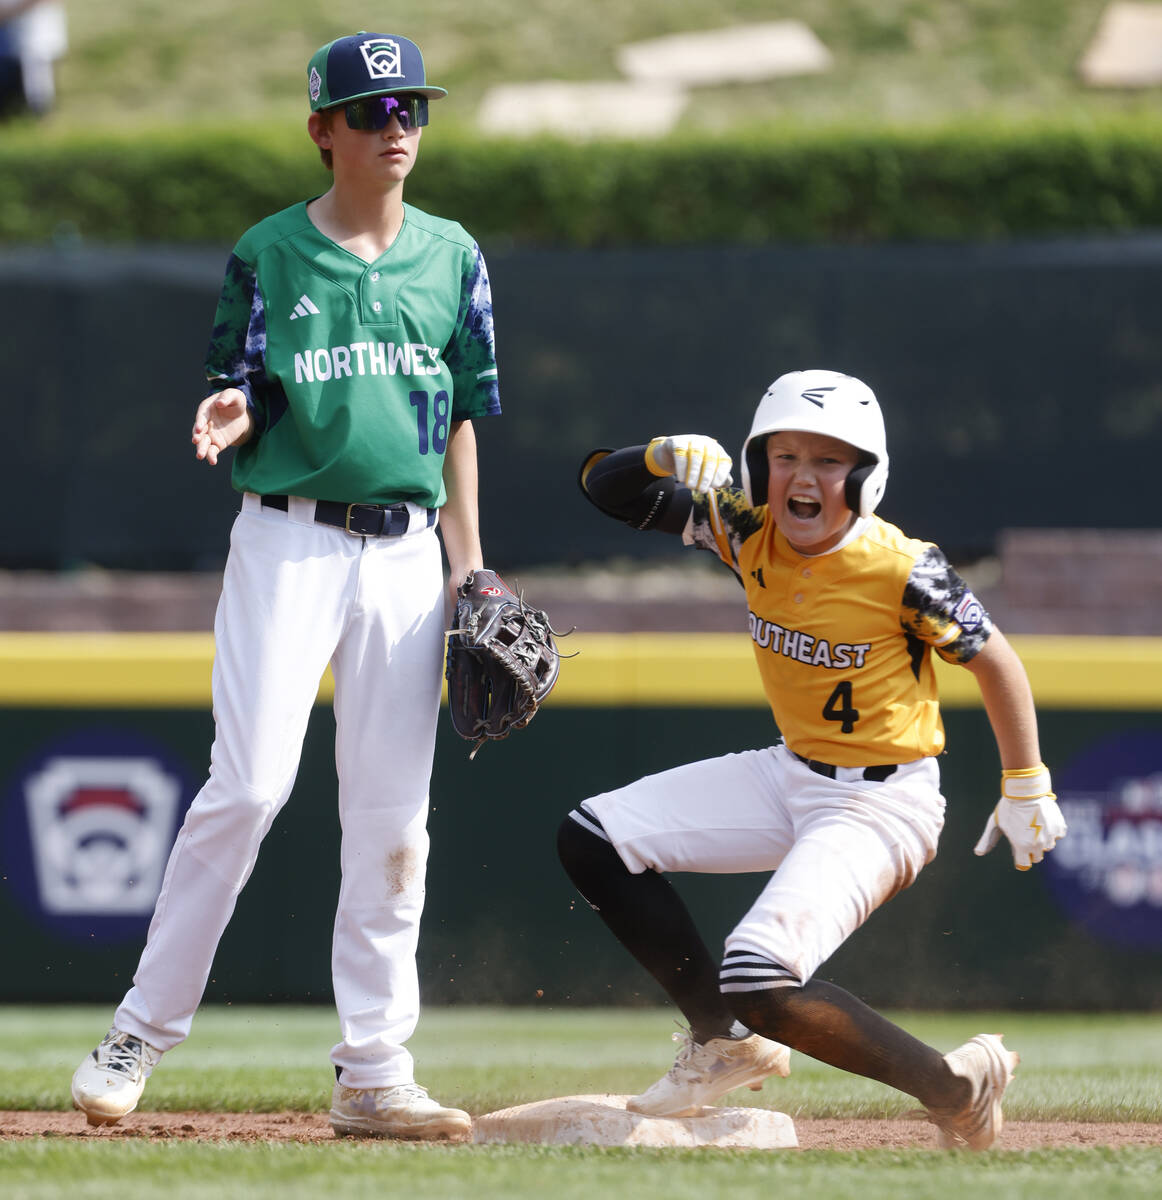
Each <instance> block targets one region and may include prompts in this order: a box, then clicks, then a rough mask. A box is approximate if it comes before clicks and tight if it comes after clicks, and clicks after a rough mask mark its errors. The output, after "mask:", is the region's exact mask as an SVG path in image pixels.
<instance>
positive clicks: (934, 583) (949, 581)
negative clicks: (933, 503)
mask: <svg viewBox="0 0 1162 1200" xmlns="http://www.w3.org/2000/svg"><path fill="white" fill-rule="evenodd" d="M900 624H901V625H902V626H903V627H904V629H905V630H907V632H908V633H911V634H913V635H914V636H915V637H918V638H919V639H920V640H921V641H923V642H927V643H928V644H929V645H930V646H932V648H933V649H934V650H935V651H936V653H937V654H939V655H940V657H941V658H943V659H944V660H945V661H947V662H952V663H966V662H968V661H969V659H971V658H974V657H975V656H976V655H977V654H978V653H979V652H980V650H981V648H982V647H983V646H984V644H985V642H987V641H988V639H989V635H990V634H991V633H992V631H993V623H992V619H991V618H990V617H989V615H988V613H987V612H986V611H985V609H984V605H982V604H981V602H980V601H979V600H978V599H977V598H976V597H975V596H974V595H973V594H972V591H971V590H970V589H969V586H968V584H967V583H965V582H964V580H963V579H961V577H960V576H959V575H958V574H957V573H956V571H955V569H954V568H953V566H952V564H951V563H950V562H949V561H948V559H947V558H945V557H944V554H943V552H942V551H941V550H939V549H938V548H937V547H936V546H928V547H927V548H926V549H925V550H924V552H923V553H922V554H921V555H920V556H919V558H917V559H916V562H915V563H914V565H913V567H912V573H911V575H909V577H908V582H907V584H906V586H905V587H904V599H903V604H902V608H901V611H900Z"/></svg>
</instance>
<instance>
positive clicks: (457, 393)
mask: <svg viewBox="0 0 1162 1200" xmlns="http://www.w3.org/2000/svg"><path fill="white" fill-rule="evenodd" d="M444 361H445V363H447V365H448V369H449V370H450V371H451V372H452V378H453V380H454V385H453V395H452V416H453V418H454V419H455V420H457V421H460V420H464V419H466V418H470V417H485V416H495V415H496V414H498V413H499V412H500V388H499V385H498V383H497V371H496V338H495V334H494V331H493V324H492V288H491V286H490V285H489V282H488V268H487V267H486V266H485V263H484V255H483V254H481V252H480V247H479V246H477V245H475V244H473V247H472V252H471V253H470V254H467V255H466V256H465V259H464V268H463V275H462V277H461V283H460V309H459V312H458V313H457V316H456V328H455V331H454V332H453V334H452V339H451V341H450V342H449V343H448V345H447V346H446V347H445V348H444Z"/></svg>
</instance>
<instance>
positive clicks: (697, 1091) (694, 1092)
mask: <svg viewBox="0 0 1162 1200" xmlns="http://www.w3.org/2000/svg"><path fill="white" fill-rule="evenodd" d="M672 1036H673V1039H674V1041H676V1042H678V1041H680V1042H682V1043H683V1046H682V1049H681V1050H679V1051H678V1057H677V1059H676V1060H675V1061H674V1065H673V1066H672V1067H671V1068H670V1069H669V1070H668V1071H667V1072H666V1074H665V1075H663V1076H662V1078H661V1079H659V1080H658V1082H657V1083H655V1084H654V1085H653V1086H652V1087H649V1088H647V1089H646V1090H645V1091H644V1092H642V1094H641V1095H640V1096H633V1097H632V1098H631V1099H630V1100H628V1101H627V1102H626V1106H625V1107H626V1109H627V1110H628V1111H629V1112H635V1113H642V1114H644V1115H646V1116H650V1117H690V1116H694V1115H695V1114H697V1113H698V1112H699V1111H700V1110H701V1109H702V1107H703V1106H704V1105H706V1104H712V1103H713V1102H714V1101H715V1100H717V1099H718V1098H719V1097H720V1096H725V1095H726V1093H727V1092H731V1091H733V1090H734V1089H735V1088H740V1087H749V1088H750V1089H751V1090H752V1091H756V1092H757V1091H758V1090H759V1088H760V1087H762V1083H763V1080H764V1079H767V1078H769V1077H770V1076H771V1075H780V1076H782V1077H783V1078H784V1079H785V1078H786V1077H787V1076H788V1075H790V1073H791V1052H790V1050H788V1049H787V1047H786V1046H781V1045H780V1044H779V1043H778V1042H772V1041H768V1040H767V1039H766V1038H764V1037H759V1035H758V1034H757V1033H752V1034H751V1035H750V1037H745V1038H739V1039H737V1040H736V1039H734V1038H725V1037H720V1038H710V1039H709V1040H708V1041H707V1042H706V1043H705V1044H699V1043H698V1042H696V1041H694V1039H693V1038H692V1037H689V1036H688V1035H683V1034H680V1033H675V1034H673V1035H672Z"/></svg>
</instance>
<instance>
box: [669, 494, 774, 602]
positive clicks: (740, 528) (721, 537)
mask: <svg viewBox="0 0 1162 1200" xmlns="http://www.w3.org/2000/svg"><path fill="white" fill-rule="evenodd" d="M691 494H692V496H693V498H694V505H693V508H692V509H691V510H690V523H689V525H688V526H687V529H686V532H685V534H684V535H683V540H684V541H685V542H686V544H687V545H688V546H697V547H698V549H699V550H709V551H710V552H711V553H712V554H716V555H717V556H718V557H719V558H720V559H721V560H722V562H723V563H725V564H726V566H728V567H729V568H730V569H731V570H732V571H733V572H734V573H735V575H736V576H737V577H738V579H739V580H740V581H741V579H742V572H741V570H740V568H739V565H738V556H739V551H740V548H741V546H742V544H743V542H745V541H746V540H747V538H749V537H750V536H751V535H752V534H754V533H757V532H758V531H759V530H760V529H761V528H762V526H763V519H762V513H761V510H759V509H755V508H752V507H751V506H750V505H749V504H748V503H747V499H746V493H745V492H743V491H742V490H741V489H739V488H716V489H715V490H714V491H710V492H693V493H691Z"/></svg>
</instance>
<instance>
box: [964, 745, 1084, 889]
mask: <svg viewBox="0 0 1162 1200" xmlns="http://www.w3.org/2000/svg"><path fill="white" fill-rule="evenodd" d="M1067 828H1068V827H1067V826H1066V824H1065V818H1064V817H1063V816H1062V815H1061V809H1059V808H1058V807H1057V797H1056V796H1055V795H1054V794H1053V785H1052V784H1051V783H1050V781H1049V771H1048V769H1047V768H1046V767H1045V765H1044V764H1039V765H1038V766H1036V767H1029V768H1028V769H1027V770H1023V771H1002V772H1001V799H1000V802H999V803H998V804H997V806H996V808H994V809H993V813H992V816H991V817H989V819H988V823H987V824H986V825H985V827H984V833H983V834H981V838H980V841H979V842H977V844H976V847H975V849H974V853H976V854H987V853H988V852H989V851H990V850H991V849H992V848H993V847H994V846H995V845H996V844H997V842H999V841H1000V840H1001V834H1002V833H1003V834H1004V835H1005V837H1007V838H1008V839H1009V845H1010V846H1011V847H1012V851H1013V864H1014V865H1015V866H1016V868H1017V870H1018V871H1027V870H1028V869H1029V868H1030V867H1031V866H1032V865H1033V864H1034V863H1039V862H1040V861H1041V859H1042V858H1044V857H1045V855H1046V854H1048V852H1049V851H1050V850H1052V849H1053V847H1054V846H1056V845H1057V843H1058V842H1059V841H1060V840H1061V839H1062V838H1063V837H1064V836H1065V832H1066V829H1067Z"/></svg>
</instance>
